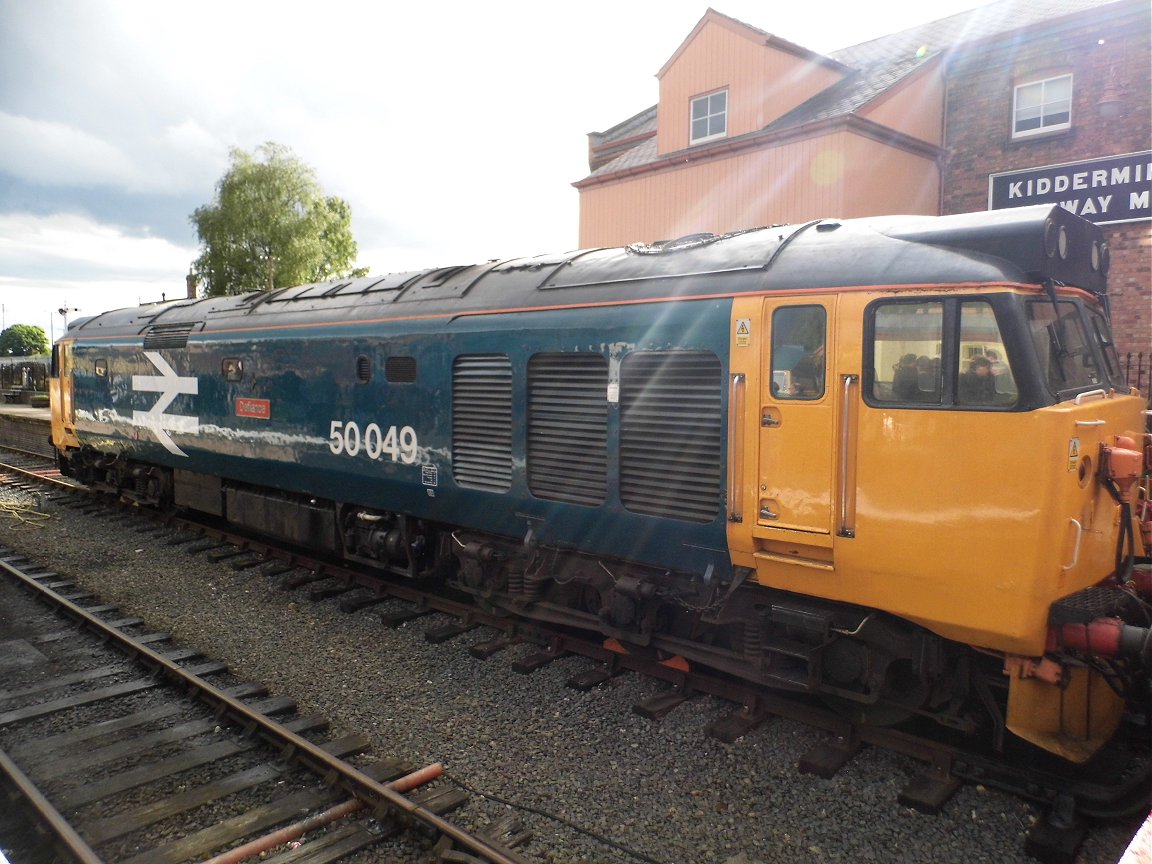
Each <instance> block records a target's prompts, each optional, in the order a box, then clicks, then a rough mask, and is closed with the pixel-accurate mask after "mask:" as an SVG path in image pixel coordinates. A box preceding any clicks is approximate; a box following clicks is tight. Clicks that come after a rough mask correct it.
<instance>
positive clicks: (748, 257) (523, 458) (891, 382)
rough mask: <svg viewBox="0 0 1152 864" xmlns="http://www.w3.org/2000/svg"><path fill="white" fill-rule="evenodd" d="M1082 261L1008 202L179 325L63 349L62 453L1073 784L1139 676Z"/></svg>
mask: <svg viewBox="0 0 1152 864" xmlns="http://www.w3.org/2000/svg"><path fill="white" fill-rule="evenodd" d="M1107 267H1108V250H1107V247H1106V244H1105V243H1104V239H1103V235H1102V233H1101V232H1100V230H1099V229H1098V228H1097V227H1096V226H1094V225H1092V224H1091V223H1089V222H1086V221H1084V220H1082V219H1080V218H1079V217H1077V216H1075V215H1073V214H1071V213H1069V212H1067V211H1065V210H1063V209H1062V208H1060V207H1029V208H1021V209H1016V210H1006V211H998V212H989V213H977V214H964V215H956V216H945V217H922V216H915V217H896V216H893V217H882V218H871V219H852V220H832V219H825V220H816V221H812V222H809V223H806V224H801V225H790V226H773V227H765V228H759V229H754V230H747V231H741V232H735V233H732V234H728V235H724V236H714V235H693V236H690V237H684V238H679V239H677V240H673V241H667V242H659V243H651V244H636V245H633V246H629V247H626V248H616V249H591V250H581V251H575V252H568V253H565V254H560V255H552V256H540V257H532V258H522V259H515V260H499V261H495V260H494V261H488V262H486V263H483V264H477V265H472V266H459V267H447V268H441V269H434V270H423V271H418V272H406V273H398V274H391V275H387V276H383V277H373V278H358V279H351V280H342V281H333V282H326V283H322V284H312V285H303V286H298V287H292V288H286V289H281V290H275V291H270V292H262V293H253V294H246V295H241V296H229V297H211V298H205V299H189V300H180V301H171V302H165V303H159V304H153V305H147V306H143V307H141V308H136V309H123V310H119V311H111V312H107V313H104V314H101V315H97V316H95V317H91V318H87V319H83V320H77V321H74V322H71V324H70V326H69V328H68V331H67V333H66V334H65V336H64V337H63V338H61V339H60V341H59V342H58V343H57V344H56V346H55V348H54V355H53V357H54V360H53V362H54V377H53V380H52V382H51V396H52V434H53V441H54V444H55V447H56V448H57V452H58V455H59V463H60V467H61V469H62V470H63V471H64V472H65V473H67V474H69V475H72V476H75V477H77V478H79V479H81V480H83V481H84V482H86V483H89V484H91V485H93V486H97V487H101V488H104V489H107V490H111V491H114V492H115V493H117V494H119V495H122V496H126V497H129V498H132V499H135V500H137V501H140V502H148V503H155V504H160V505H168V506H175V507H177V508H186V509H191V510H196V511H201V512H203V513H206V514H211V515H213V516H215V517H219V518H221V519H224V520H228V521H229V522H231V523H234V524H237V525H240V526H244V527H246V528H248V529H252V530H255V531H257V532H261V533H263V534H266V535H269V536H271V537H275V538H279V539H280V540H282V541H284V542H285V543H288V544H293V545H295V546H299V547H306V548H308V549H311V550H319V551H322V552H324V553H327V554H330V555H333V556H338V557H341V558H343V559H345V560H348V561H351V562H358V563H359V564H361V565H366V566H369V567H373V568H376V569H378V570H379V571H380V572H381V574H382V576H384V577H387V578H401V579H404V578H407V579H418V580H429V581H434V582H440V583H443V584H444V585H445V586H446V587H451V588H454V589H456V590H458V591H461V592H465V593H467V594H468V595H471V596H473V597H474V598H475V601H476V602H477V603H478V604H481V605H482V606H483V607H484V608H486V609H488V610H498V611H501V612H503V613H506V614H508V615H514V616H520V617H521V618H523V619H526V620H530V621H537V622H549V623H554V624H559V625H562V626H566V627H572V628H580V629H581V630H583V631H588V632H592V633H596V634H601V635H602V636H603V638H604V640H605V643H606V644H610V645H612V646H614V648H615V650H620V651H634V652H651V653H653V654H656V655H659V656H661V657H664V658H677V662H681V663H686V664H690V665H694V666H705V667H709V668H711V669H714V670H719V671H720V672H722V673H726V674H729V675H732V676H737V677H739V678H741V679H744V680H747V681H750V682H755V683H757V684H760V685H763V686H764V687H767V688H783V689H785V690H789V691H796V692H802V693H809V694H813V695H814V696H816V697H819V698H822V699H824V700H825V701H827V702H830V703H832V704H835V705H837V706H839V707H840V708H842V709H843V710H844V711H845V712H846V713H848V714H849V715H851V716H852V717H854V718H856V719H858V720H860V721H862V722H870V723H883V724H889V723H896V722H901V721H903V720H906V719H908V718H931V719H933V720H935V721H937V722H939V723H940V724H942V725H944V726H946V727H948V728H950V729H958V730H965V731H970V732H973V733H978V732H981V730H985V731H987V730H992V731H993V732H995V730H999V737H1000V739H1001V740H1003V739H1004V738H1005V737H1006V736H1005V733H1004V730H1005V729H1006V730H1008V731H1010V732H1011V733H1013V734H1014V735H1015V736H1018V737H1019V738H1020V739H1023V740H1024V741H1027V742H1031V744H1032V745H1035V746H1037V747H1039V748H1042V749H1043V750H1047V751H1050V752H1052V753H1055V754H1057V755H1058V756H1059V757H1060V758H1062V759H1064V760H1068V761H1070V762H1082V761H1085V760H1087V759H1089V758H1090V757H1091V756H1092V755H1093V754H1094V753H1096V752H1097V751H1098V750H1099V749H1100V748H1101V747H1102V746H1103V745H1104V744H1105V743H1106V742H1108V741H1109V739H1110V738H1111V737H1112V736H1113V734H1114V732H1115V730H1116V729H1117V728H1118V726H1119V724H1120V723H1121V722H1122V718H1123V717H1124V716H1125V715H1126V714H1127V715H1128V716H1134V715H1135V716H1139V715H1144V716H1147V712H1148V703H1149V678H1148V669H1149V666H1150V665H1152V638H1150V629H1149V626H1150V623H1152V617H1150V609H1152V606H1150V604H1149V599H1150V595H1152V570H1150V567H1149V563H1148V562H1149V557H1148V555H1149V547H1150V545H1152V517H1150V516H1149V505H1148V503H1147V482H1146V477H1147V474H1148V472H1149V460H1150V459H1152V439H1150V438H1149V437H1148V436H1147V434H1146V431H1145V426H1146V421H1145V416H1144V409H1145V400H1144V399H1143V398H1142V397H1141V396H1140V394H1139V393H1137V392H1136V391H1134V390H1131V389H1129V388H1128V387H1126V386H1125V384H1124V381H1123V377H1122V374H1121V369H1120V363H1119V360H1118V358H1117V354H1116V351H1115V348H1114V346H1113V344H1112V339H1111V336H1110V329H1109V318H1108V307H1107V293H1106V273H1107ZM921 722H923V720H921ZM1014 746H1017V745H1014ZM1024 746H1027V745H1024Z"/></svg>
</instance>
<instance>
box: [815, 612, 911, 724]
mask: <svg viewBox="0 0 1152 864" xmlns="http://www.w3.org/2000/svg"><path fill="white" fill-rule="evenodd" d="M913 632H914V631H912V630H910V628H909V627H908V626H907V625H905V624H902V623H900V622H897V621H893V620H891V619H881V620H873V621H872V622H870V623H869V626H868V627H867V629H866V630H864V632H862V633H860V634H859V635H858V636H856V635H853V636H841V637H840V638H838V639H836V640H834V641H833V642H832V643H831V644H830V645H828V646H827V648H825V650H824V652H823V657H822V670H823V680H824V683H825V684H826V685H828V686H829V688H834V689H836V690H839V691H840V694H843V693H845V692H849V693H853V694H855V693H859V694H860V695H859V698H858V699H857V698H854V697H853V696H849V695H840V694H837V693H829V692H825V693H824V694H822V698H823V699H824V701H825V702H826V703H827V704H829V705H830V706H831V707H833V708H835V709H836V710H837V711H839V712H841V713H842V714H844V715H845V716H847V717H849V718H850V719H851V720H853V721H854V722H856V723H860V724H863V725H867V726H893V725H895V724H897V723H902V722H904V721H905V720H908V719H910V718H911V717H913V716H915V715H916V714H917V713H919V712H920V711H921V710H922V709H923V708H924V707H925V705H926V704H927V703H928V699H929V697H930V696H931V692H932V687H931V685H930V683H929V682H928V681H926V680H925V679H924V678H923V676H921V675H920V674H919V673H918V672H917V670H916V667H915V664H914V662H913V660H912V656H913V652H914V650H915V642H914V641H913V639H912V638H910V637H912V635H913Z"/></svg>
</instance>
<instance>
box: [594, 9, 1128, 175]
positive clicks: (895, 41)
mask: <svg viewBox="0 0 1152 864" xmlns="http://www.w3.org/2000/svg"><path fill="white" fill-rule="evenodd" d="M1119 2H1124V0H997V2H993V3H989V4H987V5H985V6H980V7H978V8H975V9H970V10H968V11H967V12H960V13H958V14H956V15H951V16H949V17H947V18H941V19H939V20H938V21H930V22H928V23H927V24H921V25H918V26H916V27H910V28H908V29H907V30H901V31H900V32H898V33H892V34H889V35H887V36H881V37H880V38H878V39H872V40H870V41H868V42H861V43H860V44H859V45H853V46H850V47H848V48H842V49H840V50H838V51H833V52H831V53H830V54H829V55H828V56H829V57H831V58H832V59H833V60H836V61H838V62H839V63H842V64H843V65H844V66H846V67H848V68H850V69H852V70H853V71H852V72H851V73H849V74H848V75H847V76H846V77H845V78H844V79H843V80H841V81H840V82H838V83H837V84H834V85H833V86H831V87H829V88H828V89H826V90H824V91H823V92H821V93H818V94H817V95H816V96H813V97H812V98H811V99H809V100H808V101H806V102H804V103H803V104H801V105H798V106H796V108H794V109H793V110H791V111H789V112H787V113H786V114H784V115H783V116H782V117H779V118H777V119H776V120H774V121H773V122H772V123H770V124H768V126H766V127H765V128H764V129H763V130H761V131H768V132H772V131H778V130H783V129H792V128H795V127H798V126H803V125H805V124H808V123H812V122H815V121H820V120H828V119H831V118H835V117H842V116H845V115H849V114H853V113H855V112H857V111H859V110H860V109H861V108H863V107H864V106H865V105H867V104H868V103H870V102H871V101H872V100H874V99H876V98H877V97H878V96H880V95H881V94H883V93H885V92H886V91H888V90H889V89H891V88H892V87H893V86H895V85H897V84H899V83H900V82H901V81H903V80H905V79H906V78H907V77H908V76H909V75H911V74H913V73H914V72H915V71H916V70H917V69H919V68H920V67H922V66H923V65H924V64H925V63H928V62H929V61H930V60H932V59H933V58H935V57H937V56H939V55H940V54H941V53H944V52H947V51H949V50H951V49H954V48H956V47H958V46H960V45H962V44H965V43H968V42H973V41H977V40H981V39H987V38H990V37H995V36H999V35H1001V34H1004V33H1008V32H1011V31H1014V30H1022V29H1024V28H1027V27H1031V26H1033V25H1036V24H1042V23H1047V22H1051V21H1053V20H1054V19H1057V18H1061V17H1063V16H1065V15H1071V14H1074V13H1077V12H1084V11H1087V10H1091V9H1096V8H1098V7H1101V6H1107V5H1110V4H1113V3H1119ZM717 14H722V13H717ZM725 17H728V16H725ZM730 20H733V21H735V20H736V19H730ZM737 23H740V24H742V25H743V26H746V27H749V28H750V29H751V30H753V31H755V32H757V33H765V31H763V30H761V29H760V28H758V27H753V26H751V25H748V24H744V22H737ZM766 35H767V34H766ZM657 107H658V106H656V105H653V106H652V107H651V108H648V109H645V110H644V111H641V112H640V113H638V114H636V115H634V116H632V117H630V118H629V119H628V120H626V121H624V122H623V123H620V124H617V125H616V126H614V127H612V128H611V129H609V130H607V131H606V132H602V133H592V134H593V135H594V136H598V137H596V138H592V139H591V140H592V141H593V143H594V145H597V146H599V145H604V144H608V143H610V142H611V141H615V140H622V139H624V138H627V137H632V136H634V135H637V134H641V133H642V132H654V131H655V128H656V114H657ZM656 159H657V153H656V141H655V138H654V137H653V138H649V139H647V140H645V141H642V142H641V143H639V144H637V145H636V146H635V147H632V148H631V149H630V150H628V151H626V152H624V153H623V154H621V155H620V156H618V157H617V158H616V159H614V160H612V161H611V162H609V163H607V164H605V165H602V166H600V167H599V168H598V169H597V170H595V171H593V172H592V173H591V174H590V175H589V176H590V177H603V176H605V175H610V174H615V173H617V172H620V171H625V170H628V169H630V168H635V167H638V166H641V165H645V164H647V163H649V162H654V161H656Z"/></svg>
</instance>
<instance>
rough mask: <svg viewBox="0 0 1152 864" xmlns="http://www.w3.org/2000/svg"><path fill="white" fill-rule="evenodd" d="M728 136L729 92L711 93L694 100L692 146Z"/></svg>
mask: <svg viewBox="0 0 1152 864" xmlns="http://www.w3.org/2000/svg"><path fill="white" fill-rule="evenodd" d="M727 134H728V91H727V90H721V91H720V92H718V93H709V94H708V95H707V96H698V97H697V98H695V99H693V100H692V141H691V143H692V144H699V143H700V142H701V141H710V140H712V139H713V138H723V137H724V136H725V135H727Z"/></svg>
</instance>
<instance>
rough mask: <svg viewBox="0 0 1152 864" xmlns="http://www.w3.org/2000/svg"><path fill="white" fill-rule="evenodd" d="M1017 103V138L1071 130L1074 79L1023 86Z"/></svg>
mask: <svg viewBox="0 0 1152 864" xmlns="http://www.w3.org/2000/svg"><path fill="white" fill-rule="evenodd" d="M1014 101H1015V105H1014V107H1013V119H1012V137H1013V138H1024V137H1027V136H1029V135H1039V134H1041V133H1044V132H1055V131H1058V130H1060V129H1067V128H1069V127H1070V126H1071V125H1072V76H1071V75H1060V76H1059V77H1056V78H1045V79H1044V80H1043V81H1031V82H1029V83H1027V84H1021V85H1020V86H1018V87H1017V88H1016V94H1015V100H1014Z"/></svg>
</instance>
